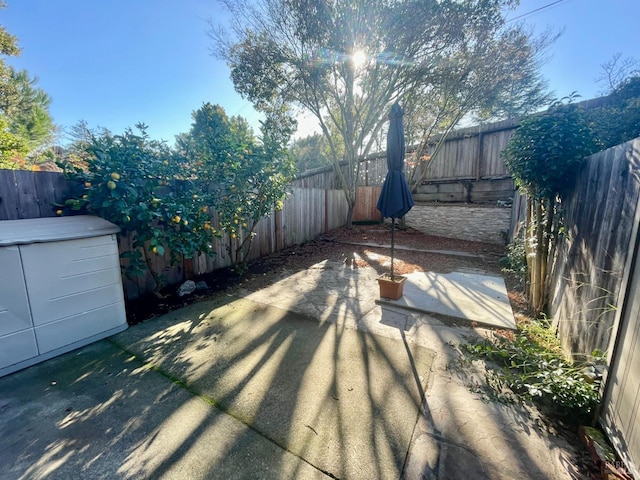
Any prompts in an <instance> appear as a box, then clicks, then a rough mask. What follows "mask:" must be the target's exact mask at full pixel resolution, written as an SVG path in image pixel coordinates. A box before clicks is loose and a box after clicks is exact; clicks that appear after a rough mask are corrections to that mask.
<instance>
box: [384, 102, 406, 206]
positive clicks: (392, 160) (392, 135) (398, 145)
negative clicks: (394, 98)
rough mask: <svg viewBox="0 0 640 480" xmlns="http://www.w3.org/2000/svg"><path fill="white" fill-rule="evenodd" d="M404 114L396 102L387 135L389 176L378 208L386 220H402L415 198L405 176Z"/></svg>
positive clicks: (386, 178)
mask: <svg viewBox="0 0 640 480" xmlns="http://www.w3.org/2000/svg"><path fill="white" fill-rule="evenodd" d="M403 115H404V112H403V111H402V108H401V107H400V105H399V104H398V103H397V102H396V103H394V104H393V107H391V111H390V112H389V120H390V122H391V123H390V124H389V132H388V133H387V168H388V170H389V171H388V172H387V176H386V177H385V179H384V183H383V184H382V191H381V192H380V197H379V198H378V204H377V208H378V210H380V213H382V216H383V217H385V218H401V217H403V216H404V215H405V214H406V213H407V212H408V211H409V210H411V207H413V205H414V203H413V197H412V196H411V190H409V185H408V184H407V179H406V178H405V176H404V171H403V170H404V150H405V146H404V127H403V125H402V117H403Z"/></svg>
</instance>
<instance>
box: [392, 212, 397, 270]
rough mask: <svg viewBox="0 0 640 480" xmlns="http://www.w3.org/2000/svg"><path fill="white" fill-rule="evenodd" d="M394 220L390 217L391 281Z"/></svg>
mask: <svg viewBox="0 0 640 480" xmlns="http://www.w3.org/2000/svg"><path fill="white" fill-rule="evenodd" d="M395 225H396V222H395V219H394V218H393V217H391V280H393V279H394V277H393V243H394V242H393V231H394V230H395Z"/></svg>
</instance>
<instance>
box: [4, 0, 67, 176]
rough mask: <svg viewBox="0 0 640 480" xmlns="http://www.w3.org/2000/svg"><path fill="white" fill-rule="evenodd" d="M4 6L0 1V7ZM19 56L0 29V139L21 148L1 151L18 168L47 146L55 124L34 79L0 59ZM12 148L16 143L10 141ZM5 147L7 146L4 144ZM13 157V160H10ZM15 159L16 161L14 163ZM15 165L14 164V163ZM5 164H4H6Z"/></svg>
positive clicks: (11, 38) (47, 100)
mask: <svg viewBox="0 0 640 480" xmlns="http://www.w3.org/2000/svg"><path fill="white" fill-rule="evenodd" d="M4 7H5V4H4V2H2V1H1V0H0V8H4ZM19 53H20V49H19V48H18V42H17V39H16V37H15V36H13V35H11V34H9V33H8V32H7V30H6V29H5V28H4V27H2V26H0V117H2V118H3V121H2V129H1V131H2V133H3V137H6V138H9V135H10V136H11V138H13V139H15V140H16V141H17V142H18V143H19V144H20V146H21V148H20V149H16V148H12V149H9V148H2V156H3V160H4V161H5V162H13V163H14V164H16V165H22V164H23V163H24V161H23V160H24V158H23V157H25V156H26V155H29V154H30V155H31V156H32V157H35V156H37V154H38V153H39V151H40V150H41V148H42V147H43V146H46V145H48V144H49V143H50V141H51V140H52V138H53V134H54V132H55V125H54V123H53V119H52V118H51V114H50V113H49V104H50V103H51V99H50V98H49V96H48V95H47V94H46V93H45V92H44V91H43V90H42V89H40V88H37V87H36V83H37V79H36V78H32V77H30V76H29V74H28V73H27V72H26V71H25V70H23V71H17V70H15V69H14V68H13V67H11V66H9V65H7V63H6V61H5V59H4V58H2V57H3V56H16V55H18V54H19ZM12 144H13V145H15V144H16V142H15V141H14V142H12ZM5 147H7V145H5ZM14 157H15V158H14ZM18 160H19V161H18ZM16 162H17V163H16ZM7 164H8V163H7Z"/></svg>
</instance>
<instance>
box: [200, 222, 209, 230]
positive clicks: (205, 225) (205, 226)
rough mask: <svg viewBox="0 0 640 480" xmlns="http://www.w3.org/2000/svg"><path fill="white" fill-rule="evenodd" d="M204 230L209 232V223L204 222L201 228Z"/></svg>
mask: <svg viewBox="0 0 640 480" xmlns="http://www.w3.org/2000/svg"><path fill="white" fill-rule="evenodd" d="M202 227H203V228H204V229H205V230H211V224H210V223H209V222H204V225H203V226H202Z"/></svg>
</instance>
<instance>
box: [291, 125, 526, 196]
mask: <svg viewBox="0 0 640 480" xmlns="http://www.w3.org/2000/svg"><path fill="white" fill-rule="evenodd" d="M517 125H518V123H517V121H516V120H507V121H503V122H496V123H491V124H487V125H481V126H478V127H472V128H465V129H461V130H457V131H456V132H454V133H452V134H451V135H450V136H449V137H448V138H447V140H446V141H445V143H444V145H443V147H442V149H441V150H440V152H439V153H438V154H437V155H435V156H434V157H433V158H432V159H431V160H429V162H428V163H427V164H423V165H421V166H420V168H423V167H424V168H427V171H426V176H425V180H424V181H423V182H421V183H422V184H421V185H420V186H419V187H418V188H417V191H416V192H414V199H415V200H416V201H418V202H467V203H488V202H491V203H495V202H496V201H498V200H503V201H511V198H512V197H513V190H514V183H513V180H512V178H511V175H510V174H509V172H508V171H507V168H506V166H505V164H504V162H503V161H502V159H501V158H500V152H501V151H502V150H503V149H504V147H505V146H506V145H507V143H508V141H509V139H510V138H511V135H512V134H513V132H514V130H515V129H516V128H517ZM435 141H437V138H435V139H434V142H435ZM434 149H435V143H432V144H431V145H430V146H429V151H428V152H427V154H429V153H432V152H433V151H434ZM414 150H415V149H413V148H408V149H407V156H406V159H407V161H406V165H405V175H406V177H407V179H409V180H410V179H411V177H412V176H413V175H414V171H415V169H416V167H417V164H416V163H415V161H414V160H413V159H412V152H413V151H414ZM346 168H347V165H346V164H345V165H343V169H344V173H345V174H346ZM386 174H387V160H386V156H385V153H384V152H382V153H379V154H374V155H371V156H369V157H367V158H366V159H363V160H362V161H361V162H360V171H359V176H358V182H357V183H358V185H360V186H380V185H382V183H383V182H384V178H385V176H386ZM415 175H416V176H417V175H419V172H415ZM416 178H417V177H416ZM294 185H295V186H297V187H301V188H309V187H314V188H331V189H337V188H339V183H338V179H337V176H336V175H335V173H334V171H333V169H332V167H325V168H318V169H315V170H312V171H309V172H306V173H304V174H303V175H300V176H299V177H298V178H297V179H296V180H295V182H294Z"/></svg>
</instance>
